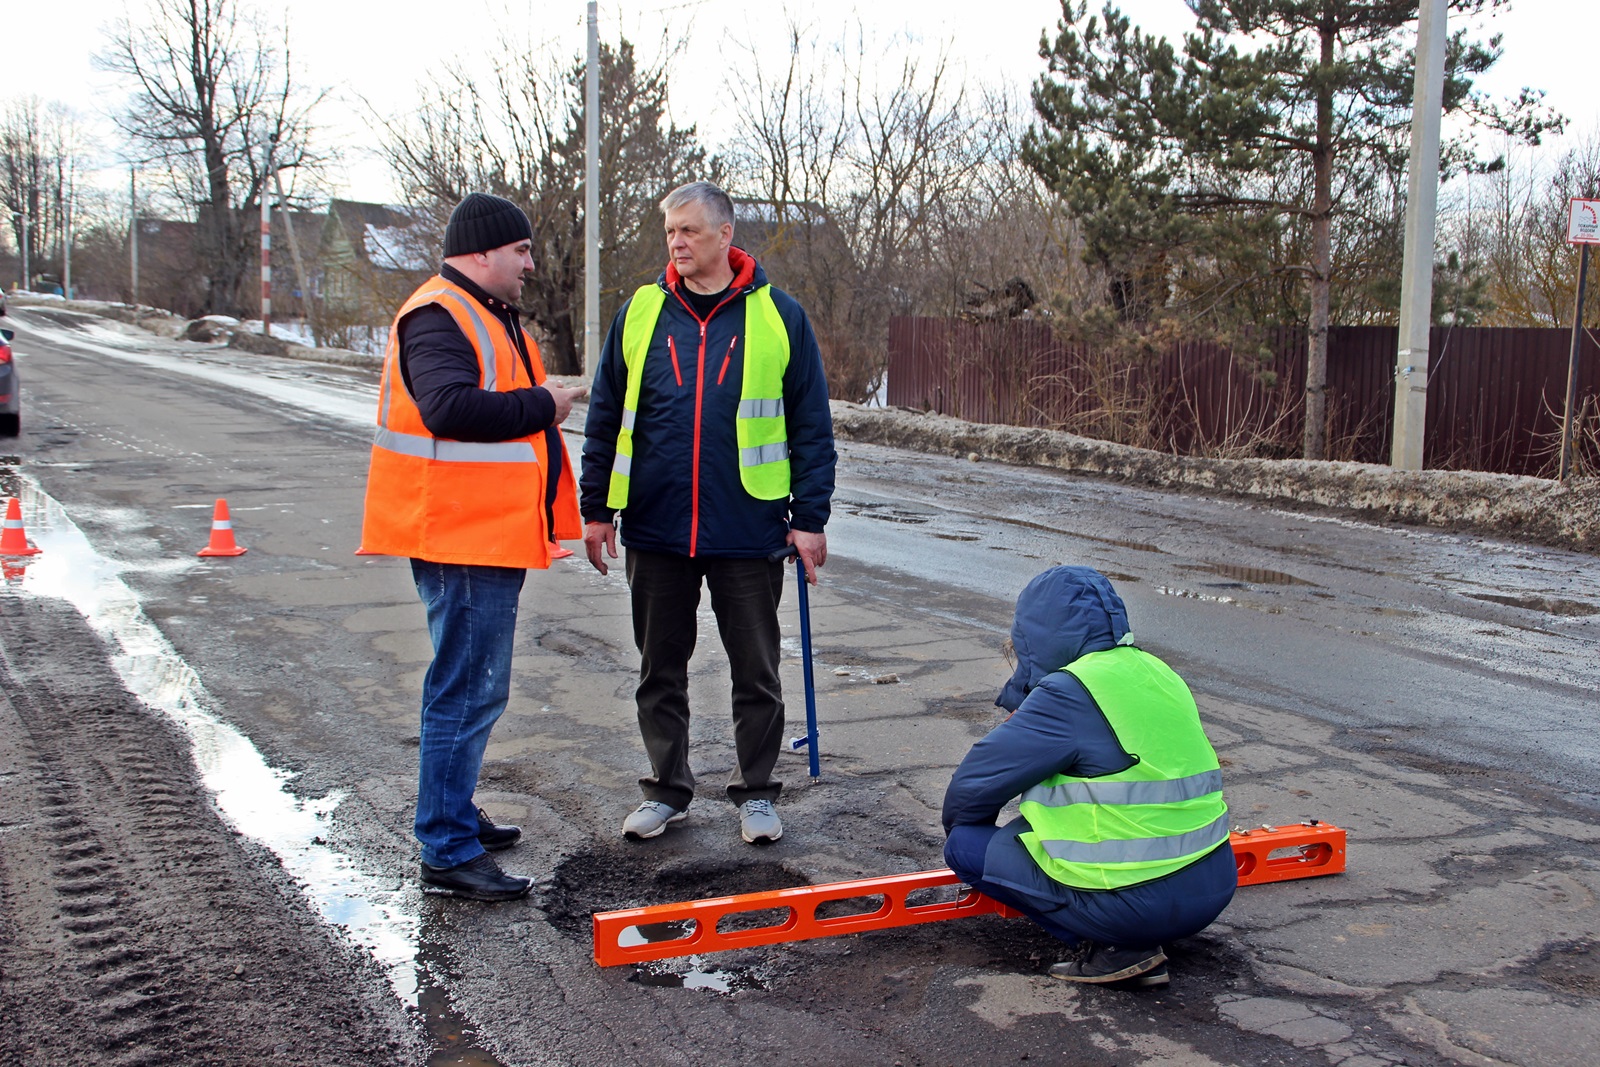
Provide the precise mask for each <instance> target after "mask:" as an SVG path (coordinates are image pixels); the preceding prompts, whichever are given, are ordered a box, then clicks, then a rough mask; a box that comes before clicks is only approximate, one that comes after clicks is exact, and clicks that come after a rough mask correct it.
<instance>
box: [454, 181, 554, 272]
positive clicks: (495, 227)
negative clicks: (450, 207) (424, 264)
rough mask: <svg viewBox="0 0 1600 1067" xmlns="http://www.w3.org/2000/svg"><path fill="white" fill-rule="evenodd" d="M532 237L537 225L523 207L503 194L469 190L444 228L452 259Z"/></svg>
mask: <svg viewBox="0 0 1600 1067" xmlns="http://www.w3.org/2000/svg"><path fill="white" fill-rule="evenodd" d="M532 239H533V226H532V224H530V223H529V222H528V216H527V215H526V214H524V213H523V210H522V209H521V208H520V207H518V206H517V205H515V204H513V203H512V202H511V201H509V200H506V199H504V198H503V197H498V196H490V195H489V194H488V193H468V194H467V198H466V199H465V200H463V201H461V203H459V204H457V205H456V209H455V210H454V211H452V212H450V221H449V223H448V224H446V226H445V228H444V254H445V258H446V259H449V258H450V257H451V256H465V255H468V254H469V253H472V252H487V251H489V249H491V248H499V247H500V246H501V245H508V244H513V243H515V242H517V241H522V240H532Z"/></svg>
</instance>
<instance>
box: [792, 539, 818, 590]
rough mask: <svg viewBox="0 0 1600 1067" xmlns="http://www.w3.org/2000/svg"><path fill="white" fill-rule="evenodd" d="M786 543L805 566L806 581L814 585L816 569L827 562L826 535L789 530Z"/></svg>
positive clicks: (815, 582)
mask: <svg viewBox="0 0 1600 1067" xmlns="http://www.w3.org/2000/svg"><path fill="white" fill-rule="evenodd" d="M788 541H789V544H791V545H793V546H794V547H795V550H796V551H797V552H799V553H800V559H801V560H802V561H803V562H804V563H805V565H806V581H808V582H810V583H811V584H812V585H816V584H817V568H818V567H820V566H822V565H823V564H824V563H826V562H828V535H827V534H825V533H809V532H807V531H805V530H790V531H789V538H788Z"/></svg>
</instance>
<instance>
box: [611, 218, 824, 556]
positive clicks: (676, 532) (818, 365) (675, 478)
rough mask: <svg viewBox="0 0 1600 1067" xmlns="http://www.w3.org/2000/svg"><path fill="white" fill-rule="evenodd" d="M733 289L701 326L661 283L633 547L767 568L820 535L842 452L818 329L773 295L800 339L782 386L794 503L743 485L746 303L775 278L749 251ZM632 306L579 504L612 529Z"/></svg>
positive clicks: (739, 258)
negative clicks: (787, 549) (768, 559)
mask: <svg viewBox="0 0 1600 1067" xmlns="http://www.w3.org/2000/svg"><path fill="white" fill-rule="evenodd" d="M728 265H729V266H730V267H731V268H733V271H734V280H733V283H732V285H731V286H730V287H729V289H728V295H727V298H726V299H724V300H723V302H722V303H721V304H719V305H717V307H716V308H715V309H714V310H713V311H712V312H711V313H710V314H709V315H708V316H707V317H706V319H705V320H704V321H703V322H702V320H701V319H700V318H699V317H697V316H696V315H695V313H694V311H693V310H691V308H690V307H689V305H688V303H686V302H685V301H684V300H683V298H682V297H681V296H680V295H679V293H678V288H679V286H680V285H681V284H682V283H681V282H680V280H679V278H678V272H677V268H676V267H673V266H671V265H670V264H669V265H668V267H667V269H666V271H665V272H664V273H663V274H662V275H661V276H660V278H659V279H658V280H657V282H656V284H657V285H659V286H661V287H662V288H663V289H665V290H666V291H667V300H666V303H665V304H664V305H663V306H662V308H661V316H660V318H659V319H658V320H657V321H656V329H655V334H654V335H653V336H652V337H651V339H650V347H649V350H648V352H647V353H646V356H645V360H644V378H643V381H642V383H641V385H640V389H639V406H638V417H637V420H636V422H635V425H634V429H633V467H632V473H631V476H630V478H629V482H630V486H629V496H628V504H627V507H625V508H623V510H622V523H621V530H620V533H621V537H622V543H623V544H624V545H626V546H627V547H629V548H637V549H642V550H644V551H648V552H666V553H672V554H675V555H681V556H725V557H741V558H758V557H762V556H767V555H770V554H772V553H773V552H776V551H779V550H781V549H782V548H783V547H784V545H785V544H786V543H787V535H788V532H789V530H790V528H793V529H796V530H804V531H807V532H810V533H821V532H822V530H823V527H824V526H825V525H826V524H827V521H828V516H829V511H830V503H829V502H830V500H831V499H832V497H833V484H834V467H835V464H836V460H837V457H836V454H835V452H834V447H833V417H832V415H831V414H830V412H829V410H828V385H827V379H826V377H825V376H824V374H823V369H822V353H821V351H820V350H819V349H818V347H817V339H816V335H815V334H813V333H812V330H811V323H810V320H808V319H807V318H806V314H805V311H804V310H802V309H801V307H800V305H799V304H798V303H796V302H795V300H794V298H793V297H791V296H789V295H788V294H787V293H784V292H782V291H781V290H778V289H773V290H772V291H771V292H772V301H773V303H774V304H775V305H776V306H777V309H778V314H779V315H780V317H782V319H783V323H784V326H785V327H786V328H787V331H788V335H789V365H788V368H787V369H786V370H785V372H784V376H783V404H784V414H785V417H786V419H787V422H788V429H787V432H788V445H789V478H790V497H789V499H787V500H757V499H756V498H755V497H753V496H751V495H750V494H749V493H748V492H746V491H745V488H744V485H743V483H742V482H741V481H740V480H739V450H738V441H737V439H736V437H735V432H736V431H735V425H736V417H737V413H738V407H739V394H740V388H741V385H742V383H743V376H744V338H745V333H746V331H745V325H744V322H745V305H746V302H747V301H746V299H745V298H746V297H747V296H749V294H750V293H752V292H754V291H755V290H756V289H758V288H759V287H761V286H762V285H765V284H767V277H766V272H765V271H763V270H762V269H761V266H760V264H758V263H757V262H756V261H755V260H754V259H753V258H751V257H750V256H749V255H747V254H746V253H745V252H743V251H742V250H740V249H738V248H732V247H730V248H729V249H728ZM631 303H632V301H631V300H630V301H629V302H628V304H624V305H623V306H622V309H621V310H620V311H619V312H617V317H616V318H615V319H614V320H613V321H612V324H611V332H610V333H609V334H608V335H607V337H606V344H605V348H604V349H603V350H602V352H601V355H600V365H599V367H598V368H596V371H595V379H594V384H593V386H592V387H591V390H590V397H589V417H588V421H587V422H586V423H585V425H584V444H583V475H582V477H581V479H580V480H579V506H580V508H581V510H582V512H583V518H584V521H585V522H613V521H615V517H614V516H615V513H614V512H613V510H612V509H611V508H610V507H609V506H608V505H607V504H606V496H607V494H608V492H609V490H610V483H611V466H612V461H613V459H614V458H615V456H616V450H617V433H618V431H619V430H620V429H621V426H622V404H623V398H624V397H625V396H626V393H627V384H628V368H627V364H626V362H625V361H624V359H623V357H622V330H623V324H624V323H625V322H626V321H627V316H628V307H629V305H630V304H631Z"/></svg>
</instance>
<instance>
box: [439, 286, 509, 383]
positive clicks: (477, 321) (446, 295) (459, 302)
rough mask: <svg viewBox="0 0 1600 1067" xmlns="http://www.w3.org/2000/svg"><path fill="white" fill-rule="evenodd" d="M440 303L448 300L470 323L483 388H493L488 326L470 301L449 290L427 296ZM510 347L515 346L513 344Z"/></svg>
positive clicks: (492, 345) (492, 361)
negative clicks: (476, 345)
mask: <svg viewBox="0 0 1600 1067" xmlns="http://www.w3.org/2000/svg"><path fill="white" fill-rule="evenodd" d="M429 295H431V296H435V297H437V298H438V299H440V300H441V301H443V300H448V301H450V303H452V304H454V305H455V306H456V307H458V308H460V309H461V310H462V311H463V312H465V313H466V316H467V319H468V320H469V321H471V323H472V332H473V333H475V334H477V336H478V353H479V362H480V363H482V364H483V388H485V389H491V390H492V389H493V388H494V387H495V370H494V368H495V358H494V342H493V341H491V340H489V324H488V323H486V322H484V321H483V316H482V315H480V314H478V309H477V308H475V307H473V306H472V301H470V300H463V299H462V298H461V297H460V295H459V294H457V293H455V292H454V291H452V290H449V289H441V290H439V291H438V292H437V293H431V294H429ZM512 347H513V348H515V347H516V345H515V343H514V342H513V344H512Z"/></svg>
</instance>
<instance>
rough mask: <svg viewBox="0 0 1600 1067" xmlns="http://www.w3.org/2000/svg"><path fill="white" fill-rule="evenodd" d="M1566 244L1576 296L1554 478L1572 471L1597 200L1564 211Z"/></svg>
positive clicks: (1597, 241) (1599, 226)
mask: <svg viewBox="0 0 1600 1067" xmlns="http://www.w3.org/2000/svg"><path fill="white" fill-rule="evenodd" d="M1567 241H1568V242H1569V243H1571V244H1575V245H1577V246H1578V295H1577V298H1576V299H1575V300H1574V301H1573V302H1572V350H1571V353H1570V354H1569V355H1568V357H1567V403H1566V407H1565V409H1564V410H1563V413H1562V416H1561V462H1560V465H1559V469H1558V470H1557V473H1556V477H1557V478H1558V479H1560V480H1561V481H1563V482H1564V481H1566V480H1567V475H1568V474H1569V473H1571V471H1572V434H1573V429H1574V427H1573V425H1572V406H1573V402H1574V400H1575V399H1576V396H1575V394H1576V392H1577V388H1578V348H1579V346H1580V345H1581V344H1582V343H1583V290H1584V285H1585V283H1586V282H1587V281H1588V279H1589V246H1590V245H1600V200H1586V199H1584V198H1583V197H1578V196H1575V197H1573V198H1572V200H1571V201H1569V203H1568V207H1567Z"/></svg>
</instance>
